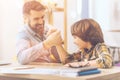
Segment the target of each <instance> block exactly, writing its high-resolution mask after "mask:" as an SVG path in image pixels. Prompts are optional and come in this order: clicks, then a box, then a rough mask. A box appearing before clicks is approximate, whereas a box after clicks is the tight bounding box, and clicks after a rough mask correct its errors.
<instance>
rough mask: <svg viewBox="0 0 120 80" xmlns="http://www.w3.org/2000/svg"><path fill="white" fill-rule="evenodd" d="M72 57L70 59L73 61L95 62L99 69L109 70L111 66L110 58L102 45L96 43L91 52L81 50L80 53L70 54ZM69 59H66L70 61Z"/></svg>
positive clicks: (106, 49) (105, 47)
mask: <svg viewBox="0 0 120 80" xmlns="http://www.w3.org/2000/svg"><path fill="white" fill-rule="evenodd" d="M72 56H73V57H72ZM72 56H70V57H71V59H73V61H76V60H77V61H84V60H88V61H91V60H95V61H96V63H97V65H98V67H100V68H110V67H112V66H113V60H112V56H111V54H110V52H109V50H108V48H107V46H106V45H105V44H104V43H98V44H97V45H96V46H95V47H93V48H92V49H91V50H89V51H86V50H81V51H80V52H77V53H74V54H72ZM70 57H67V59H69V60H71V59H70ZM69 60H66V61H69Z"/></svg>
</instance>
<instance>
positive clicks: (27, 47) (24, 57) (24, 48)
mask: <svg viewBox="0 0 120 80" xmlns="http://www.w3.org/2000/svg"><path fill="white" fill-rule="evenodd" d="M16 47H17V58H18V61H19V62H20V63H21V64H28V63H29V62H32V61H35V60H36V59H37V58H39V57H40V56H43V55H48V50H45V49H44V47H43V43H42V42H41V43H39V44H37V45H35V46H31V43H30V40H28V39H20V40H18V42H17V44H16Z"/></svg>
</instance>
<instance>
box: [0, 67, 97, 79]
mask: <svg viewBox="0 0 120 80" xmlns="http://www.w3.org/2000/svg"><path fill="white" fill-rule="evenodd" d="M94 69H97V68H96V67H83V68H69V67H59V68H43V67H42V68H35V67H12V68H0V73H4V74H50V75H61V76H70V77H74V76H78V73H79V72H81V71H86V70H94Z"/></svg>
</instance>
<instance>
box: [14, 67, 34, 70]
mask: <svg viewBox="0 0 120 80" xmlns="http://www.w3.org/2000/svg"><path fill="white" fill-rule="evenodd" d="M33 68H34V67H21V68H15V69H14V70H26V69H33Z"/></svg>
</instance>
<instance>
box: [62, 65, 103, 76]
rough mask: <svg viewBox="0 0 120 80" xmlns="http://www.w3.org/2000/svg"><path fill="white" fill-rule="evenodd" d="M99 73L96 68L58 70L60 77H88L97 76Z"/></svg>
mask: <svg viewBox="0 0 120 80" xmlns="http://www.w3.org/2000/svg"><path fill="white" fill-rule="evenodd" d="M100 72H101V71H100V70H99V69H98V68H97V67H91V66H89V67H81V68H62V69H61V70H60V75H63V76H82V75H90V74H97V73H100Z"/></svg>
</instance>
